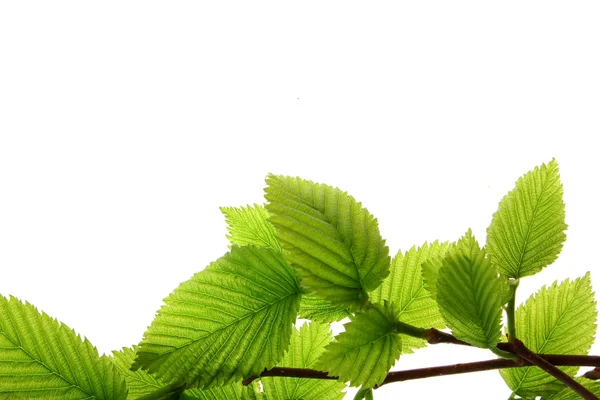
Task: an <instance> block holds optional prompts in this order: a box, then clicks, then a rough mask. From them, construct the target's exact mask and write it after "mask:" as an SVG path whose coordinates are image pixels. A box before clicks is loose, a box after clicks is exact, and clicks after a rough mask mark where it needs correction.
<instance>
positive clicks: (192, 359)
mask: <svg viewBox="0 0 600 400" xmlns="http://www.w3.org/2000/svg"><path fill="white" fill-rule="evenodd" d="M300 296H301V295H300V287H299V283H298V279H297V277H296V276H295V274H294V271H293V270H292V269H291V268H290V267H289V265H288V264H287V262H286V261H285V260H284V259H283V257H282V256H281V254H280V253H278V252H276V251H273V250H271V249H267V248H261V247H255V246H245V247H237V246H233V247H232V249H231V252H230V253H227V254H225V255H224V256H223V257H221V258H220V259H218V260H217V261H215V262H213V263H211V264H210V265H209V266H208V267H207V268H206V269H204V270H203V271H201V272H199V273H197V274H195V275H194V276H193V277H192V279H190V280H189V281H187V282H184V283H182V284H181V285H180V286H179V287H178V288H177V289H175V291H174V292H173V293H171V294H170V295H169V296H168V297H167V298H166V299H165V305H163V306H162V308H161V309H160V310H159V312H158V315H157V316H156V318H155V319H154V321H153V322H152V324H151V325H150V327H149V328H148V330H147V331H146V333H145V335H144V340H143V341H142V343H141V344H140V346H139V349H138V351H137V358H136V361H135V363H134V365H133V368H134V369H138V368H140V367H141V368H144V369H146V370H148V371H149V372H150V373H156V375H158V376H159V377H160V378H162V379H163V380H164V381H165V382H171V381H185V382H187V383H188V385H189V387H193V386H201V387H207V386H209V385H214V384H218V385H225V384H228V383H232V382H234V381H236V380H242V379H243V378H245V377H249V376H252V375H257V374H259V373H260V372H261V371H262V370H263V369H265V368H271V367H273V366H274V365H275V363H276V362H277V361H279V360H280V359H281V358H282V357H283V354H284V351H285V350H286V349H287V346H288V343H289V338H290V335H291V333H292V325H293V323H294V321H295V319H296V315H297V313H298V303H299V301H300Z"/></svg>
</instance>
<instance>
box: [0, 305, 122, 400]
mask: <svg viewBox="0 0 600 400" xmlns="http://www.w3.org/2000/svg"><path fill="white" fill-rule="evenodd" d="M0 398H9V399H32V398H35V399H65V400H68V399H82V398H95V399H108V400H115V399H126V398H127V388H126V387H125V382H124V381H123V380H122V379H121V377H120V376H119V374H118V373H117V372H116V371H115V369H114V367H113V365H112V364H111V363H110V362H109V361H108V360H106V359H105V358H100V357H99V356H98V351H97V350H96V348H95V347H94V346H92V345H91V344H90V342H89V341H88V340H87V339H83V340H82V338H81V337H80V336H79V335H77V334H76V333H75V332H74V331H73V330H72V329H70V328H69V327H67V326H66V325H64V324H61V323H59V322H58V321H56V320H55V319H53V318H51V317H49V316H48V315H47V314H45V313H43V312H42V313H40V312H39V311H37V309H36V308H35V307H34V306H32V305H31V304H29V303H22V302H21V301H19V300H18V299H16V298H14V297H12V296H11V297H10V299H6V298H5V297H3V296H0Z"/></svg>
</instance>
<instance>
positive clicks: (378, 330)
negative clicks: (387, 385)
mask: <svg viewBox="0 0 600 400" xmlns="http://www.w3.org/2000/svg"><path fill="white" fill-rule="evenodd" d="M396 314H397V311H396V310H394V309H393V307H392V306H390V305H388V304H387V303H386V304H385V305H380V304H371V306H370V307H369V308H368V309H367V310H366V311H364V312H361V313H357V314H356V316H355V319H354V321H351V322H348V323H347V324H345V325H344V327H345V329H346V331H345V332H342V333H340V334H339V335H338V336H336V337H335V340H334V341H333V342H331V343H330V344H329V345H327V347H325V352H324V353H323V355H322V356H321V357H320V358H319V361H318V362H317V369H320V370H322V371H327V372H328V373H329V375H330V376H339V377H340V380H341V381H343V382H350V384H351V385H352V386H363V387H373V386H375V385H378V384H380V383H381V382H383V380H384V379H385V377H386V375H387V373H388V371H389V370H390V368H391V367H392V366H393V365H394V363H395V362H396V360H397V359H398V358H399V357H400V352H401V349H402V340H401V339H400V335H399V334H397V333H396V330H395V323H396Z"/></svg>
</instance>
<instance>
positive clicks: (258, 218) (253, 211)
mask: <svg viewBox="0 0 600 400" xmlns="http://www.w3.org/2000/svg"><path fill="white" fill-rule="evenodd" d="M221 212H222V213H223V215H225V221H226V222H227V224H228V230H229V235H227V239H229V241H230V242H231V244H237V245H238V246H246V245H255V246H261V247H269V248H271V249H273V250H277V251H281V246H280V245H279V242H277V238H276V236H275V228H274V227H273V225H272V224H271V223H270V222H269V213H268V212H267V210H266V209H265V208H264V207H263V206H260V205H258V204H255V205H254V206H247V207H240V208H236V207H221Z"/></svg>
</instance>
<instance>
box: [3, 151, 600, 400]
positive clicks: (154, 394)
mask: <svg viewBox="0 0 600 400" xmlns="http://www.w3.org/2000/svg"><path fill="white" fill-rule="evenodd" d="M562 193H563V188H562V184H561V182H560V178H559V173H558V165H557V162H556V161H555V160H552V161H551V162H549V163H548V164H543V165H541V166H539V167H536V168H535V169H533V170H532V171H530V172H528V173H527V174H525V175H523V176H522V177H521V178H519V180H518V181H517V182H516V185H515V188H514V189H513V190H512V191H511V192H509V193H508V194H507V195H506V196H505V197H504V198H503V199H502V200H501V202H500V204H499V208H498V211H497V212H496V213H495V214H494V215H493V217H492V222H491V224H490V225H489V227H488V229H487V240H486V242H485V244H484V245H480V244H479V242H478V241H477V240H476V238H475V237H474V236H473V234H472V232H471V230H468V231H467V232H466V233H465V235H464V236H463V237H461V238H459V239H458V240H457V241H455V242H438V241H432V242H430V243H424V244H422V245H421V246H419V247H417V246H414V247H412V248H411V249H409V250H408V251H405V252H402V251H398V252H397V253H396V255H395V256H393V257H391V255H390V251H389V248H388V246H387V245H386V242H385V240H384V239H383V238H382V236H381V234H380V231H379V227H378V221H377V219H376V218H375V217H374V216H373V215H372V214H371V213H370V212H369V211H368V210H367V209H366V208H365V207H364V206H363V205H362V204H361V203H360V202H358V201H356V200H355V199H354V198H353V197H352V196H350V195H349V194H348V193H346V192H344V191H342V190H340V189H338V188H334V187H331V186H328V185H324V184H318V183H314V182H311V181H307V180H304V179H301V178H297V177H288V176H277V175H269V176H268V177H267V179H266V188H265V201H266V202H265V204H264V205H252V206H246V207H223V208H221V211H222V212H223V214H224V216H225V220H226V222H227V224H228V230H229V234H228V236H227V237H228V239H229V241H230V244H231V245H230V249H229V251H228V252H227V253H226V254H225V255H223V256H222V257H221V258H219V259H218V260H216V261H214V262H213V263H211V264H210V265H209V266H207V267H206V268H204V269H203V270H201V271H200V272H198V273H196V274H195V275H194V276H192V277H191V278H190V279H189V280H188V281H186V282H183V283H181V284H180V285H179V286H178V287H177V288H176V289H175V290H174V291H173V292H172V293H171V294H170V295H169V296H167V297H166V298H165V299H164V304H163V306H162V307H161V308H160V310H158V312H157V315H156V317H155V319H154V320H153V321H152V323H151V324H150V326H149V327H148V329H147V331H146V332H145V334H144V337H143V339H142V340H141V342H140V343H139V344H137V345H135V346H132V347H130V348H124V349H122V350H120V351H114V352H113V354H112V355H111V356H99V355H98V353H97V351H96V349H95V348H94V347H93V346H92V345H91V344H90V343H89V342H88V341H87V340H86V339H82V338H81V337H80V336H78V335H77V334H75V332H73V331H72V330H71V329H69V328H68V327H66V326H65V325H64V324H61V323H59V322H57V321H56V320H54V319H52V318H50V317H48V316H47V315H46V314H44V313H43V312H39V311H37V310H36V309H35V307H33V306H32V305H30V304H29V303H23V302H21V301H20V300H18V299H15V298H13V297H10V298H5V297H2V296H0V398H14V399H18V398H23V399H29V398H39V399H42V398H47V399H51V398H61V399H80V398H97V399H226V400H227V399H264V400H274V399H288V400H294V399H297V400H300V399H305V400H306V399H325V400H329V399H331V400H334V399H341V398H343V397H344V389H345V388H346V384H350V385H351V386H355V387H360V389H359V391H358V394H357V396H356V398H357V399H360V398H366V399H372V398H373V396H374V395H373V389H374V388H375V389H376V388H377V387H378V386H380V385H382V384H385V383H386V378H387V377H388V374H389V372H390V369H391V368H392V367H393V366H394V365H395V364H396V363H397V361H398V359H399V358H400V356H401V354H409V353H412V352H414V351H417V350H418V349H419V348H422V347H425V346H427V345H428V344H429V343H435V342H436V341H435V340H433V339H432V336H431V335H432V333H436V332H437V334H439V335H442V334H443V333H441V331H440V330H442V329H449V330H450V332H451V335H452V336H451V337H453V341H454V342H456V343H464V344H468V345H471V346H477V347H481V348H484V349H489V350H490V351H491V352H492V353H494V354H495V355H496V356H497V357H500V358H510V359H519V357H518V356H517V355H515V354H513V353H509V352H506V351H504V350H501V349H499V348H498V347H497V345H498V343H499V342H502V341H508V342H509V343H523V344H524V346H526V347H527V349H529V350H530V351H531V352H533V353H535V354H549V353H553V354H563V355H587V354H588V352H589V350H590V348H591V345H592V343H593V340H594V334H595V331H596V319H597V311H596V303H595V301H594V297H593V293H592V289H591V279H590V275H589V273H588V274H586V275H585V276H584V277H581V278H578V279H575V280H572V281H570V280H567V281H564V282H562V283H560V284H559V283H557V282H555V283H553V284H552V285H550V286H549V287H543V288H541V289H540V290H539V291H538V292H537V293H536V294H534V295H532V296H531V297H530V298H529V299H528V300H527V301H526V302H525V303H524V304H522V305H520V306H519V307H518V308H517V307H516V304H515V292H516V290H517V286H518V283H519V280H520V279H522V278H525V277H527V276H531V275H533V274H536V273H538V272H539V271H541V270H542V269H543V268H545V267H547V266H548V265H550V264H552V263H553V262H554V261H555V260H556V258H557V257H558V255H559V253H560V251H561V249H562V246H563V243H564V241H565V238H566V236H565V230H566V228H567V226H566V224H565V212H564V209H565V207H564V203H563V200H562ZM301 320H307V321H305V322H304V323H301ZM337 321H346V323H345V324H344V331H343V332H341V333H340V334H339V335H337V336H336V337H332V334H331V330H330V324H331V323H334V322H337ZM295 325H296V326H298V328H296V327H295ZM445 335H446V336H450V335H448V334H447V333H446V334H445ZM561 368H562V371H563V372H564V373H566V376H567V378H566V379H568V380H569V382H570V381H573V380H572V379H571V378H569V377H574V376H575V374H576V373H577V367H561ZM278 369H281V371H279V372H281V374H280V375H281V376H284V375H285V374H284V373H285V372H286V371H288V369H289V370H294V371H297V373H298V374H300V372H301V371H305V372H306V371H324V372H325V373H326V374H327V375H328V376H329V378H331V379H309V378H315V376H312V377H310V376H302V375H301V374H300V376H296V377H287V378H286V377H276V376H275V373H276V372H277V371H278ZM265 371H269V372H271V373H272V375H271V376H262V377H261V374H263V373H264V375H268V374H266V373H265ZM500 374H501V376H502V378H503V379H504V380H505V382H506V384H507V385H508V386H509V387H510V389H511V390H512V391H513V396H512V398H517V397H519V398H523V399H534V398H536V397H538V396H543V398H544V399H547V400H562V399H570V398H572V397H573V393H574V392H572V391H571V390H570V389H569V388H567V387H566V386H568V385H567V383H568V382H566V379H565V378H561V379H558V378H557V377H556V376H555V375H550V374H548V373H547V372H545V370H542V369H540V366H538V365H528V366H524V367H522V368H510V369H504V370H501V372H500ZM320 377H321V378H327V376H323V375H320ZM577 380H578V381H580V382H583V383H581V384H582V385H583V386H584V387H586V388H587V390H589V391H590V392H592V393H599V392H600V390H599V388H598V386H597V385H596V384H595V383H594V382H592V381H590V380H583V381H582V380H581V378H577Z"/></svg>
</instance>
